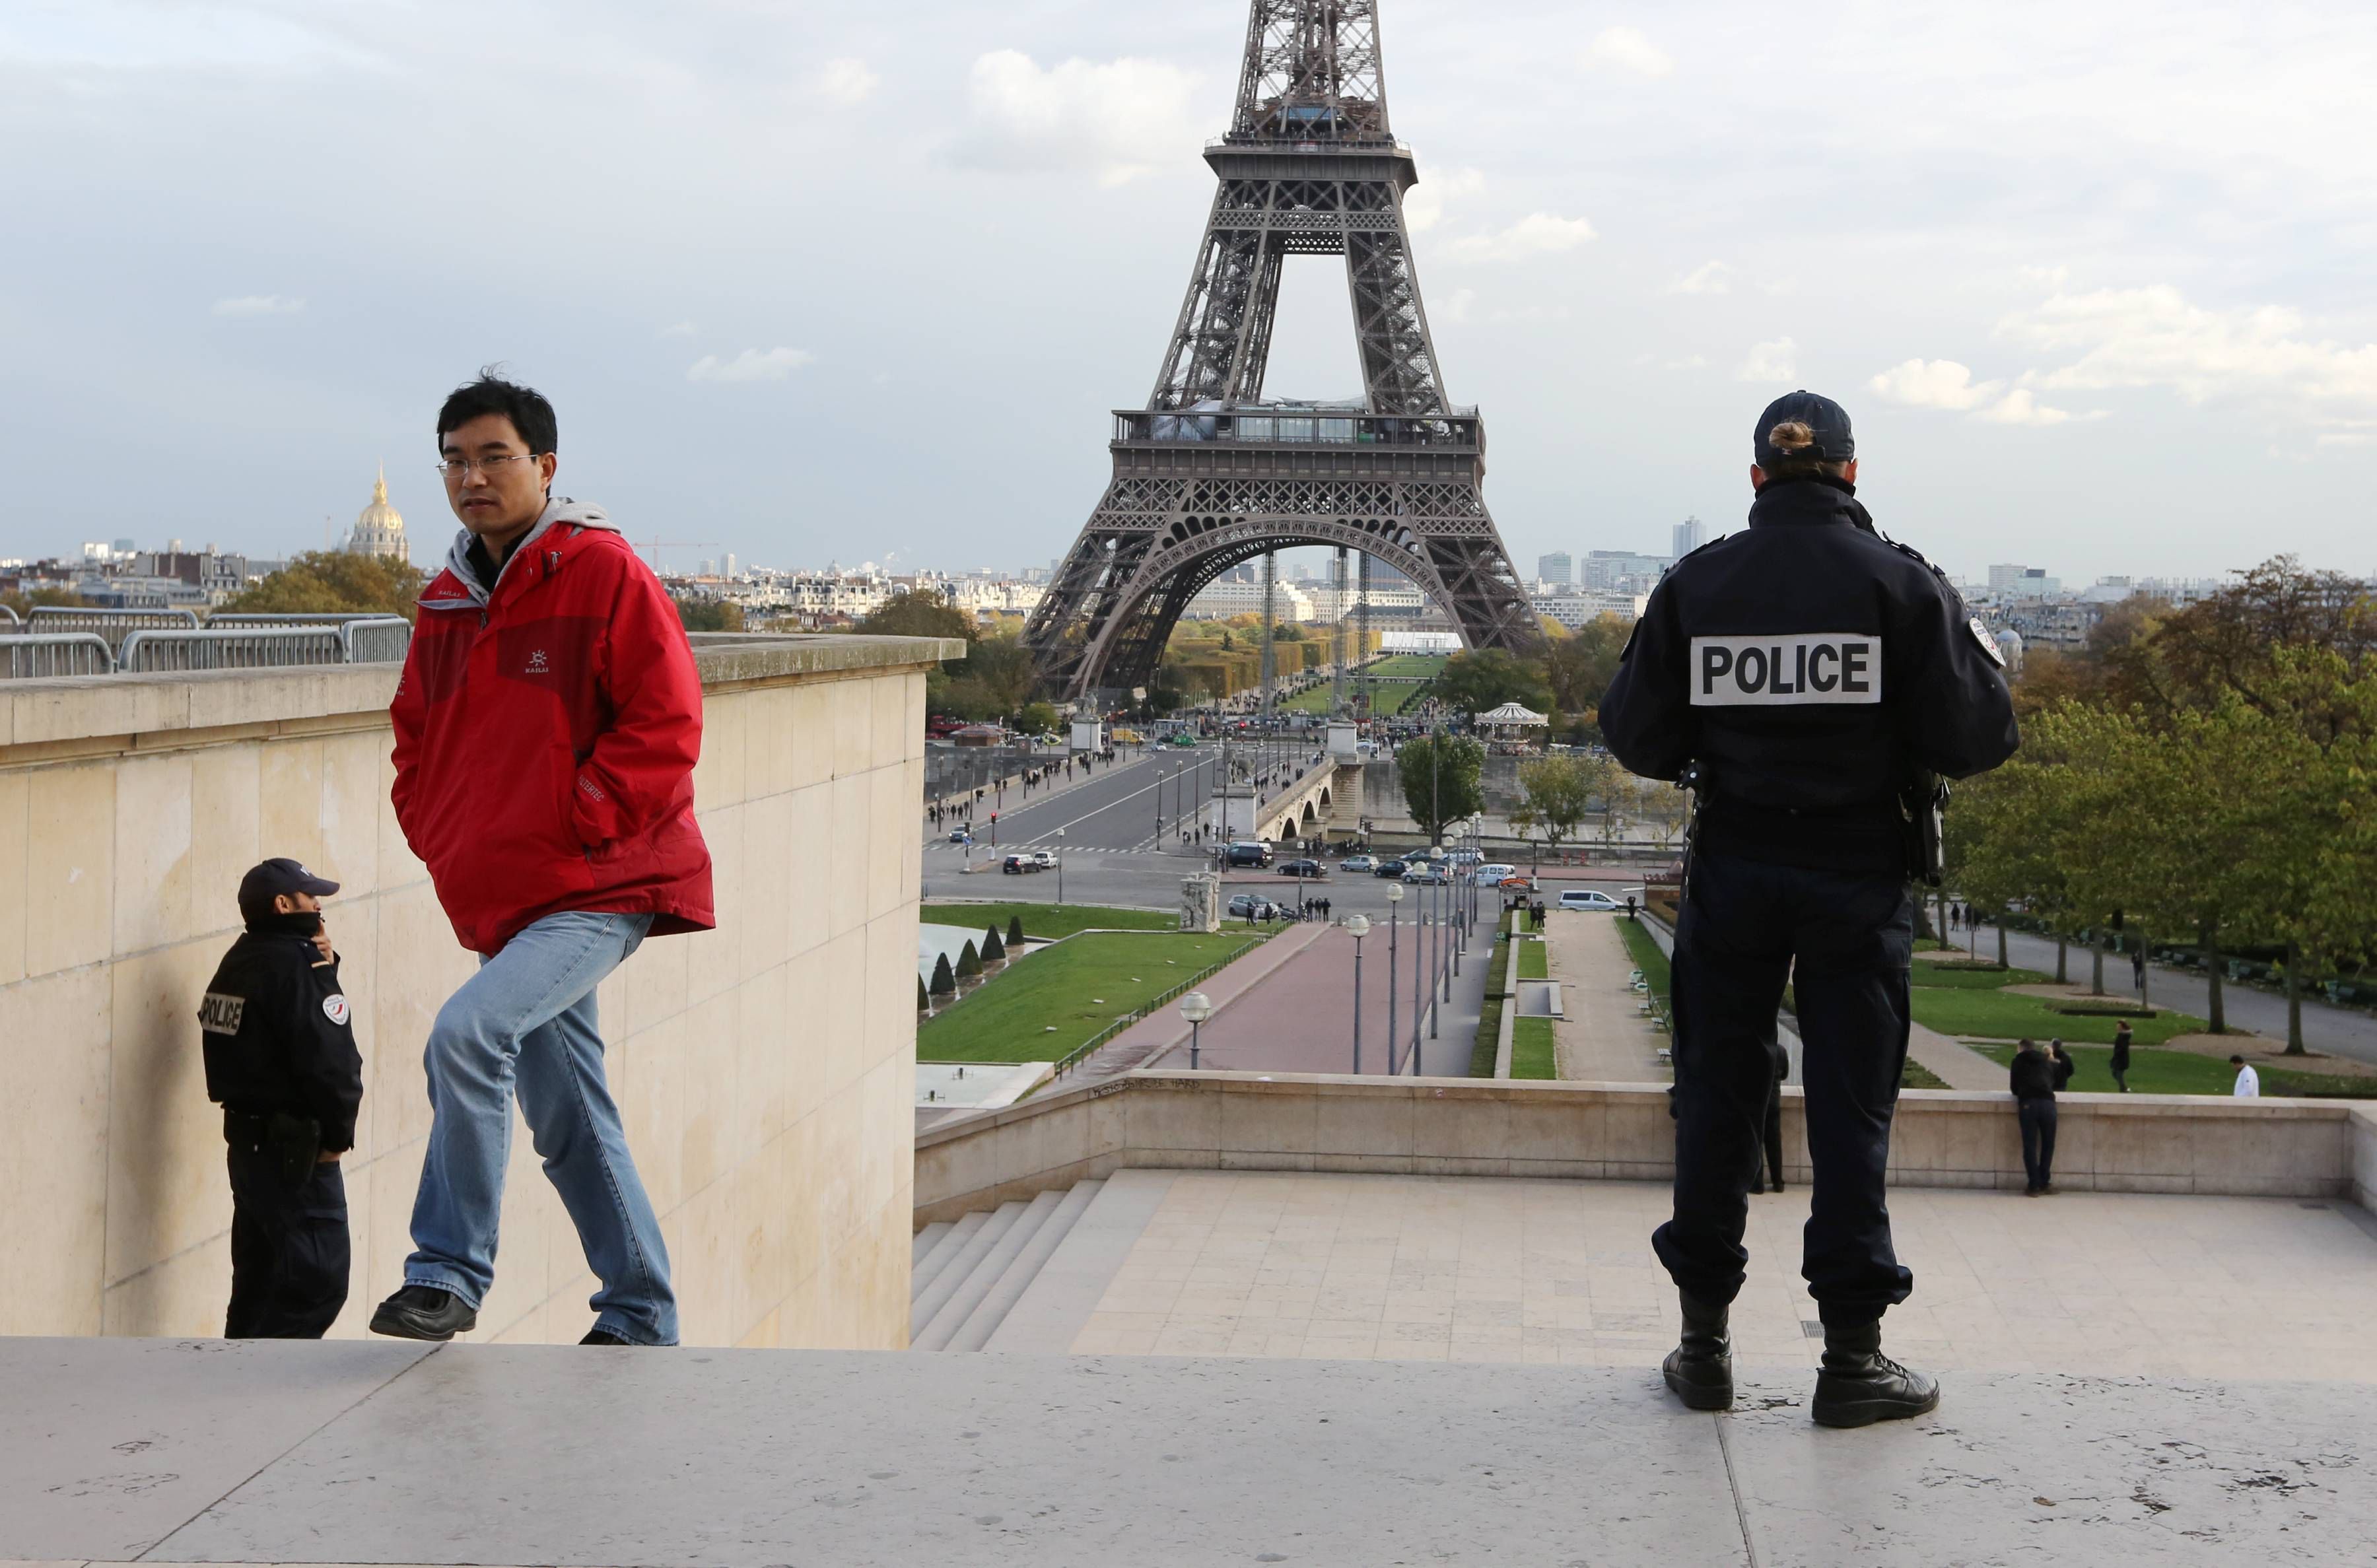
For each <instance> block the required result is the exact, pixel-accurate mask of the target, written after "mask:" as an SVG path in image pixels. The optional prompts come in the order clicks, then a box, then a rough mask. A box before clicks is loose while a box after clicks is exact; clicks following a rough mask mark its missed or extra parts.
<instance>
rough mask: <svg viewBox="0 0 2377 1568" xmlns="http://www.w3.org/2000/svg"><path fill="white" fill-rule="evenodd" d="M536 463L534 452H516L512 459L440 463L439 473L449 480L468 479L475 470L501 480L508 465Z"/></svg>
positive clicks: (468, 459)
mask: <svg viewBox="0 0 2377 1568" xmlns="http://www.w3.org/2000/svg"><path fill="white" fill-rule="evenodd" d="M534 461H536V454H535V453H534V452H515V453H514V454H512V455H511V456H510V457H503V458H458V459H456V460H454V461H451V462H441V463H439V464H438V465H437V472H438V473H441V474H444V475H445V476H446V477H447V478H448V479H464V478H468V477H469V476H470V473H471V471H472V469H474V468H475V469H477V470H478V471H479V473H481V474H483V475H484V476H485V477H486V478H489V479H500V478H502V477H503V474H504V468H505V465H506V464H508V463H515V462H534Z"/></svg>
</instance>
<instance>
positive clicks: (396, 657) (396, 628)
mask: <svg viewBox="0 0 2377 1568" xmlns="http://www.w3.org/2000/svg"><path fill="white" fill-rule="evenodd" d="M339 640H340V642H341V643H342V644H344V646H345V648H346V652H347V663H349V664H402V663H404V655H405V653H406V652H407V651H408V650H409V649H411V648H412V622H411V621H409V620H406V619H405V618H404V617H403V616H374V617H372V618H371V619H369V620H351V621H345V622H341V623H340V627H339Z"/></svg>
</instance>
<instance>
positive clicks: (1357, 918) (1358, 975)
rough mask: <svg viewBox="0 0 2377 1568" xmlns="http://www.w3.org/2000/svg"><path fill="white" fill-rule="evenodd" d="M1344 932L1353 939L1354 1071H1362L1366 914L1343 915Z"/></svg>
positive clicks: (1368, 926)
mask: <svg viewBox="0 0 2377 1568" xmlns="http://www.w3.org/2000/svg"><path fill="white" fill-rule="evenodd" d="M1345 934H1346V935H1348V936H1350V937H1352V938H1353V939H1354V1072H1355V1075H1356V1077H1359V1076H1360V1075H1361V1071H1362V939H1363V938H1364V937H1367V936H1368V935H1369V934H1370V917H1369V916H1367V915H1348V916H1345Z"/></svg>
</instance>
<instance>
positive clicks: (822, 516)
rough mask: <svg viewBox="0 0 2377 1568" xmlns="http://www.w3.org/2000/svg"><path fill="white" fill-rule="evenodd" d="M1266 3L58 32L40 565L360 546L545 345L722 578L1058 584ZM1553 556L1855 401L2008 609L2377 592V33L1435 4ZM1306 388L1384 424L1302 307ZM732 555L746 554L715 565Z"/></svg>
mask: <svg viewBox="0 0 2377 1568" xmlns="http://www.w3.org/2000/svg"><path fill="white" fill-rule="evenodd" d="M1245 19H1246V18H1245V6H1243V4H1238V3H1234V0H1175V3H1174V4H1171V5H1168V6H1144V5H1126V4H1121V3H1118V0H1104V3H1102V4H1093V3H1090V0H1009V3H1007V4H998V5H993V4H984V3H980V0H975V3H970V4H951V3H949V0H907V3H906V4H902V5H900V6H849V5H846V4H831V5H829V4H823V3H818V0H672V3H671V4H670V5H667V6H651V5H647V4H627V3H622V0H241V3H221V4H214V3H206V0H0V190H5V191H6V197H5V199H6V205H7V209H8V220H9V221H8V222H7V224H6V233H7V234H8V236H9V242H8V243H7V244H6V245H0V554H6V555H18V554H28V555H30V554H38V553H47V552H51V551H54V550H64V549H71V548H72V547H73V546H74V545H76V544H77V543H78V542H79V541H81V540H85V539H110V538H114V537H118V536H131V537H134V538H137V539H138V540H140V541H141V542H143V543H144V544H148V543H154V542H158V541H161V540H162V539H164V538H165V537H167V536H169V535H178V536H180V537H183V538H185V539H187V540H190V541H191V542H193V543H197V542H201V541H205V540H213V541H217V542H219V543H221V544H222V545H226V546H233V545H237V546H244V547H246V548H248V549H250V550H251V551H255V552H266V551H273V552H277V551H281V550H285V549H296V548H304V547H307V546H309V545H317V544H318V543H319V542H320V541H321V539H322V537H323V531H324V521H323V520H324V518H325V517H326V516H328V517H332V518H335V520H336V523H337V526H338V527H340V529H343V528H344V526H345V525H346V524H347V523H348V522H349V521H351V520H352V516H353V514H354V511H355V509H357V508H358V507H360V506H361V505H362V504H363V502H364V500H366V499H367V498H368V496H369V488H370V482H371V473H372V469H373V465H374V464H375V462H376V461H380V460H381V459H383V458H385V459H386V461H387V462H388V470H389V485H390V489H391V492H392V494H393V496H394V498H395V499H396V501H397V503H398V505H399V506H400V507H401V508H402V509H403V510H404V511H405V513H406V516H407V518H408V520H409V521H410V522H411V523H412V529H413V533H414V535H415V538H416V554H418V555H420V556H422V557H424V559H425V558H428V557H431V556H433V555H434V554H435V553H436V552H437V551H438V550H439V549H440V548H442V543H443V539H444V537H445V536H446V534H447V533H448V531H449V530H450V528H451V526H452V525H451V523H450V521H448V519H447V518H446V517H445V515H444V509H443V503H442V496H441V492H440V488H439V486H438V485H437V483H436V478H435V476H434V475H433V474H432V473H430V471H429V464H430V462H431V461H432V459H433V455H434V454H433V450H432V440H431V437H430V425H431V420H432V416H433V413H434V411H435V408H436V403H437V401H438V400H439V398H440V397H441V395H442V394H443V393H444V391H445V390H446V389H448V387H450V386H451V385H452V384H453V383H455V382H456V381H457V380H459V379H461V378H463V377H466V376H467V375H468V374H470V373H471V372H472V371H473V370H474V369H475V368H476V367H477V366H478V365H482V364H484V363H489V362H496V361H500V362H503V363H505V364H507V365H509V366H510V367H511V368H512V370H513V371H514V372H515V373H516V374H518V375H519V376H520V377H522V378H525V379H528V380H530V381H532V382H533V383H534V384H536V385H538V386H539V387H541V388H543V389H544V390H545V391H547V392H548V393H549V394H550V395H551V396H553V398H554V399H555V402H556V403H557V404H558V406H559V408H560V411H561V428H562V443H561V444H562V464H563V473H564V477H565V485H564V488H565V489H567V490H568V491H569V492H571V493H573V494H576V495H578V496H579V497H587V498H592V499H597V500H600V501H602V502H603V503H604V504H606V505H607V506H609V507H610V508H611V509H612V510H613V511H614V513H615V515H616V516H618V517H619V518H620V519H621V520H622V521H623V522H624V523H625V524H626V525H627V530H628V532H629V533H631V534H632V535H634V536H635V537H637V538H639V539H651V538H658V539H662V540H671V541H685V542H687V543H686V545H684V546H681V547H679V548H677V549H675V550H674V551H672V552H671V553H670V558H671V559H673V560H676V561H679V562H682V563H684V564H688V565H689V564H690V561H691V558H692V557H695V556H697V555H710V554H715V553H717V552H718V550H720V549H722V548H731V549H734V550H736V551H737V552H738V553H739V554H740V555H741V556H742V557H743V558H744V559H745V560H746V561H758V562H764V563H773V564H782V565H806V564H822V563H823V562H825V561H826V560H828V559H830V558H838V559H840V560H841V561H842V562H843V563H844V564H850V563H853V562H855V561H857V560H861V559H870V558H871V559H878V560H881V559H886V558H890V559H892V560H894V561H895V562H897V563H902V564H923V565H935V566H945V567H963V566H975V565H997V566H1002V567H1004V566H1021V565H1029V564H1043V563H1045V561H1046V560H1047V559H1048V558H1049V557H1053V556H1055V555H1057V554H1058V553H1060V552H1061V551H1062V550H1063V548H1064V547H1065V545H1067V544H1068V543H1069V541H1070V539H1071V537H1072V535H1073V533H1074V532H1075V531H1076V530H1077V529H1078V528H1079V526H1080V524H1081V521H1082V520H1083V518H1085V517H1086V516H1087V515H1088V512H1089V510H1090V508H1091V506H1092V505H1093V502H1094V501H1095V500H1096V498H1097V496H1098V493H1099V490H1100V488H1101V486H1102V485H1103V483H1104V476H1105V466H1106V457H1105V439H1106V434H1107V421H1106V417H1105V413H1106V411H1107V410H1109V409H1112V408H1115V407H1118V406H1128V405H1132V404H1138V403H1143V401H1145V399H1146V396H1147V392H1148V388H1149V386H1150V385H1151V383H1152V382H1153V378H1154V375H1155V371H1156V367H1157V363H1158V360H1159V357H1160V355H1161V353H1162V351H1163V348H1164V339H1165V333H1166V332H1167V331H1168V330H1169V329H1170V327H1171V325H1172V321H1173V317H1174V316H1175V314H1176V313H1177V310H1178V307H1179V295H1180V290H1181V288H1182V286H1183V284H1184V283H1185V282H1186V281H1187V276H1188V271H1189V265H1190V262H1191V259H1192V253H1193V250H1194V247H1195V245H1196V242H1197V238H1198V234H1199V230H1200V222H1201V221H1202V218H1203V215H1204V210H1205V207H1206V204H1207V203H1208V201H1209V200H1210V199H1211V196H1212V175H1211V174H1210V173H1209V172H1208V171H1207V170H1206V169H1205V167H1204V166H1203V164H1202V162H1200V158H1199V156H1198V154H1199V150H1200V144H1201V142H1202V140H1203V138H1206V137H1207V136H1210V135H1214V134H1218V133H1219V132H1220V131H1221V130H1223V129H1224V126H1225V122H1226V117H1227V110H1228V105H1229V102H1230V99H1231V95H1232V91H1233V87H1234V82H1235V76H1236V53H1237V50H1238V48H1239V47H1240V43H1241V41H1242V39H1243V35H1244V30H1245ZM1385 40H1386V49H1387V69H1388V81H1389V90H1390V98H1391V102H1392V113H1393V119H1394V125H1395V129H1396V131H1397V133H1398V134H1399V135H1401V136H1402V137H1403V138H1404V139H1406V140H1408V141H1410V142H1411V143H1412V144H1413V145H1414V146H1415V149H1416V150H1417V152H1418V155H1419V161H1420V169H1421V175H1422V180H1423V184H1422V185H1421V186H1420V187H1419V188H1418V189H1417V190H1416V191H1415V193H1414V195H1413V197H1412V222H1413V226H1414V228H1415V230H1416V231H1417V233H1415V245H1417V248H1418V256H1419V264H1420V275H1421V279H1422V282H1423V284H1424V286H1425V289H1426V292H1427V298H1428V302H1429V308H1430V313H1431V316H1432V317H1433V322H1434V326H1435V329H1436V334H1437V341H1438V347H1439V353H1440V355H1441V357H1442V361H1443V365H1444V370H1445V375H1446V378H1447V382H1448V385H1449V387H1450V389H1451V392H1452V394H1453V395H1454V397H1455V398H1456V399H1457V400H1459V401H1463V402H1473V401H1474V402H1477V403H1479V404H1481V405H1482V406H1483V409H1484V412H1485V413H1486V416H1487V421H1488V424H1489V429H1490V432H1491V442H1492V447H1491V454H1490V455H1491V474H1490V477H1489V480H1488V484H1487V497H1488V499H1489V501H1490V502H1491V504H1492V506H1493V508H1494V510H1495V512H1496V514H1497V516H1498V518H1499V521H1500V522H1501V525H1502V529H1503V532H1504V535H1505V537H1506V538H1507V540H1508V541H1509V543H1510V545H1511V550H1512V553H1513V554H1514V555H1515V556H1516V557H1519V558H1520V560H1521V562H1522V564H1523V566H1525V567H1528V568H1532V565H1533V562H1534V558H1535V555H1536V554H1537V553H1538V552H1541V551H1546V550H1553V549H1569V550H1573V551H1580V552H1581V551H1583V550H1587V549H1595V548H1614V549H1640V548H1657V549H1664V548H1665V546H1666V531H1667V527H1668V525H1669V524H1670V523H1672V522H1674V521H1678V520H1679V519H1681V518H1682V517H1684V516H1685V515H1686V514H1688V513H1694V514H1698V515H1699V516H1701V517H1702V518H1705V519H1708V520H1710V521H1713V522H1714V523H1716V524H1718V525H1719V526H1720V527H1725V526H1731V525H1732V524H1733V523H1735V522H1736V521H1738V518H1739V516H1740V513H1741V510H1742V508H1743V505H1744V503H1745V500H1746V479H1745V475H1744V469H1745V465H1746V463H1747V461H1748V443H1749V437H1750V425H1751V422H1752V419H1753V416H1754V415H1755V413H1756V412H1757V410H1758V409H1759V408H1760V407H1761V406H1762V404H1763V403H1764V401H1766V400H1767V399H1768V398H1770V397H1772V396H1774V395H1775V394H1776V393H1778V392H1781V391H1785V390H1788V389H1791V388H1792V387H1795V386H1799V385H1806V386H1810V387H1813V388H1816V389H1820V390H1822V391H1826V392H1829V393H1831V394H1832V395H1834V396H1836V397H1838V398H1840V399H1842V400H1843V401H1845V402H1846V403H1848V404H1849V406H1850V408H1851V409H1852V411H1853V412H1854V413H1855V414H1856V416H1857V424H1858V433H1859V439H1860V445H1861V448H1862V455H1863V457H1864V459H1865V464H1866V466H1865V481H1866V483H1865V485H1864V487H1863V488H1864V494H1865V496H1866V498H1867V500H1868V501H1869V504H1871V505H1872V507H1873V508H1874V509H1875V511H1876V513H1877V514H1878V515H1879V516H1880V517H1881V520H1882V521H1883V524H1884V526H1885V528H1887V529H1889V530H1890V531H1891V532H1893V533H1895V534H1896V535H1897V536H1899V537H1900V538H1902V539H1905V540H1906V541H1908V542H1909V543H1912V544H1914V545H1917V547H1918V548H1921V549H1923V550H1925V551H1926V552H1927V553H1928V554H1930V555H1931V556H1932V557H1934V558H1936V559H1939V560H1941V561H1943V562H1944V563H1946V564H1947V565H1948V566H1949V567H1950V568H1951V569H1954V570H1957V571H1959V572H1965V573H1977V572H1979V571H1980V570H1981V569H1983V568H1985V567H1986V566H1987V565H1988V564H1989V563H1991V562H1996V561H2021V562H2025V563H2029V564H2033V565H2038V566H2044V567H2046V568H2048V569H2051V570H2054V571H2058V572H2060V573H2061V574H2062V575H2063V576H2064V577H2065V578H2066V579H2067V580H2071V581H2088V580H2090V579H2093V578H2094V577H2095V576H2096V575H2098V574H2102V573H2112V572H2132V573H2139V574H2144V573H2172V574H2195V573H2210V572H2216V571H2220V570H2223V569H2229V568H2233V567H2237V566H2241V565H2244V564H2247V563H2249V562H2251V561H2253V560H2256V559H2259V558H2261V557H2264V556H2267V555H2269V554H2272V553H2274V552H2276V551H2279V550H2293V551H2297V552H2299V553H2300V554H2301V555H2302V556H2304V557H2307V558H2309V559H2310V560H2311V561H2313V562H2315V563H2317V564H2321V565H2327V566H2334V567H2337V568H2342V569H2349V570H2352V571H2354V572H2356V573H2365V572H2368V571H2370V570H2371V569H2372V568H2377V543H2372V540H2371V527H2370V523H2371V510H2372V508H2371V490H2372V484H2371V482H2372V479H2377V297H2372V293H2371V278H2372V268H2371V255H2372V250H2373V249H2377V160H2372V159H2371V155H2370V148H2371V145H2372V144H2377V108H2373V107H2372V102H2377V93H2372V91H2371V86H2370V84H2371V82H2372V81H2377V6H2347V5H2341V4H2326V5H2323V6H2287V5H2270V4H2256V5H2250V6H2249V5H2245V4H2229V5H2201V4H2189V3H2187V0H2154V3H2146V0H2096V3H2095V4H2091V5H2087V6H2074V5H2072V4H2069V3H2068V0H2064V3H2060V4H2054V5H2049V4H2038V3H2031V0H2005V3H2001V4H1994V5H1990V6H1949V5H1928V4H1914V3H1907V0H1891V3H1886V4H1885V3H1859V0H1849V3H1846V4H1837V5H1834V6H1823V7H1815V8H1812V9H1810V10H1808V11H1806V12H1805V13H1804V14H1794V13H1793V12H1792V11H1791V10H1790V8H1787V7H1786V8H1783V9H1781V10H1778V9H1777V8H1776V7H1774V6H1772V5H1767V4H1698V3H1692V0H1682V3H1674V0H1671V3H1670V4H1666V5H1662V6H1644V5H1602V4H1593V3H1582V4H1580V3H1565V4H1550V3H1545V0H1386V6H1385ZM1283 315H1284V319H1283V323H1282V326H1281V329H1280V341H1279V344H1278V348H1277V351H1276V352H1275V353H1274V355H1273V361H1272V380H1271V386H1270V390H1271V391H1272V392H1273V393H1275V394H1282V395H1290V396H1320V397H1342V396H1346V395H1349V394H1354V393H1357V392H1358V389H1359V386H1360V380H1359V375H1358V371H1357V369H1356V361H1355V355H1354V350H1353V343H1352V336H1351V327H1350V322H1349V317H1348V312H1347V307H1346V305H1345V302H1344V283H1343V272H1342V264H1341V263H1337V262H1334V261H1332V260H1329V259H1324V258H1311V259H1308V260H1305V261H1303V262H1302V263H1301V264H1300V265H1296V266H1292V267H1291V268H1290V271H1289V279H1288V286H1287V297H1286V300H1285V308H1284V313H1283ZM711 542H717V543H716V544H712V543H711Z"/></svg>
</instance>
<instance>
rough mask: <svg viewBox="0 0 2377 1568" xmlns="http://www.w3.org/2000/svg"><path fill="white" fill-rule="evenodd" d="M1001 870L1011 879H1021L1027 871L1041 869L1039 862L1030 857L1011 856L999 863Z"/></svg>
mask: <svg viewBox="0 0 2377 1568" xmlns="http://www.w3.org/2000/svg"><path fill="white" fill-rule="evenodd" d="M998 868H999V870H1000V871H1001V872H1002V873H1003V874H1005V875H1007V876H1009V877H1020V876H1021V875H1022V874H1023V873H1024V872H1026V871H1037V870H1039V869H1040V862H1039V860H1038V859H1037V858H1036V857H1035V856H1030V855H1010V856H1008V857H1007V858H1006V859H1004V860H1002V861H1000V862H999V863H998Z"/></svg>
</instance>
